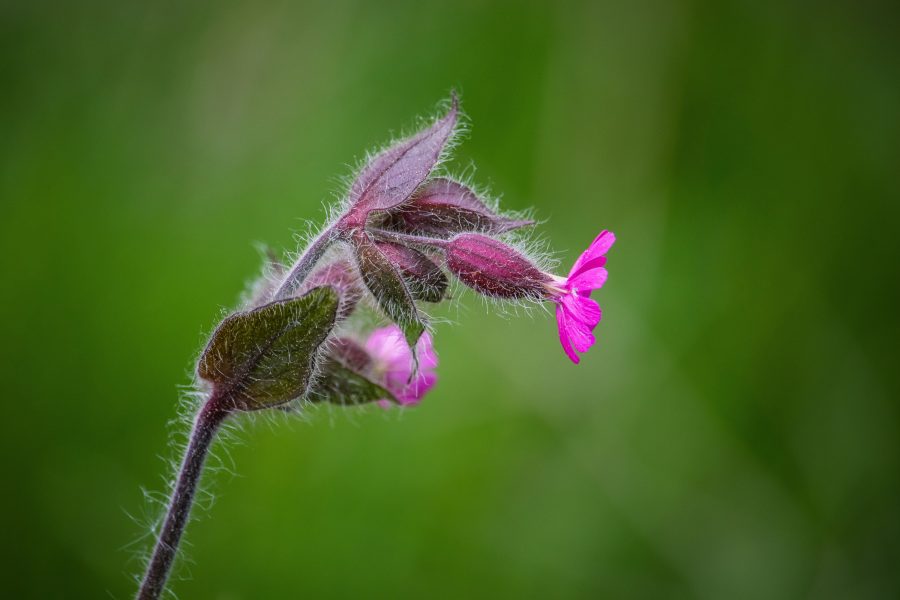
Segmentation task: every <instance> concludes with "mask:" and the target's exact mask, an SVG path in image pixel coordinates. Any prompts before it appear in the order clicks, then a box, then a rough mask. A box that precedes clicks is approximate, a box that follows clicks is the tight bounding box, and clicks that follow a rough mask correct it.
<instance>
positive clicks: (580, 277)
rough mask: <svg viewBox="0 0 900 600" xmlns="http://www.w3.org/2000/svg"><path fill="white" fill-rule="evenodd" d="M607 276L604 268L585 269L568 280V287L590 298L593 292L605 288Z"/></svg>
mask: <svg viewBox="0 0 900 600" xmlns="http://www.w3.org/2000/svg"><path fill="white" fill-rule="evenodd" d="M601 258H602V257H601ZM604 260H605V259H604ZM591 262H594V261H591ZM607 276H608V273H607V271H606V269H605V268H603V267H596V268H585V269H582V270H581V272H579V273H578V274H577V275H575V276H574V277H569V279H568V280H566V287H568V288H569V289H570V290H574V291H576V292H578V293H579V294H583V295H585V296H590V294H591V291H592V290H596V289H600V288H602V287H603V284H604V283H606V278H607Z"/></svg>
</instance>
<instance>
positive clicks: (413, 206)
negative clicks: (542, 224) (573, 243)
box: [387, 178, 534, 237]
mask: <svg viewBox="0 0 900 600" xmlns="http://www.w3.org/2000/svg"><path fill="white" fill-rule="evenodd" d="M532 224H534V221H528V220H516V219H510V218H509V217H504V216H501V215H499V214H497V213H496V212H495V211H493V210H491V209H490V208H489V207H488V206H487V205H486V204H485V203H484V202H482V201H481V200H480V199H479V198H478V196H476V195H475V192H473V191H472V190H471V189H469V188H468V187H466V186H464V185H463V184H461V183H457V182H455V181H452V180H450V179H444V178H437V179H434V180H432V181H429V182H428V183H425V184H424V185H423V186H422V187H420V188H419V189H418V190H417V191H416V193H415V195H414V196H413V197H412V198H411V199H410V201H409V202H408V203H406V204H404V205H403V206H401V207H398V208H397V209H396V210H394V211H391V213H390V216H389V218H388V220H387V226H388V227H391V228H394V229H398V230H400V231H404V232H409V233H421V234H426V235H434V236H439V237H450V236H452V235H455V234H457V233H463V232H474V231H478V232H482V233H493V234H497V233H503V232H505V231H510V230H512V229H516V228H519V227H524V226H526V225H532Z"/></svg>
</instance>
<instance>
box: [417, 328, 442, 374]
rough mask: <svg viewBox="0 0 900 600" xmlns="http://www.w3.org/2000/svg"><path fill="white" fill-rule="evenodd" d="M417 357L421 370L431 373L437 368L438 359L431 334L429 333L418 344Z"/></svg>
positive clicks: (423, 335) (424, 334)
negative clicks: (430, 371)
mask: <svg viewBox="0 0 900 600" xmlns="http://www.w3.org/2000/svg"><path fill="white" fill-rule="evenodd" d="M416 356H417V357H418V359H419V369H420V370H422V371H429V370H433V369H436V368H437V364H438V358H437V354H436V353H435V351H434V344H433V342H432V340H431V334H430V333H428V332H427V331H426V332H425V333H423V334H422V336H421V337H420V338H419V342H418V343H417V344H416Z"/></svg>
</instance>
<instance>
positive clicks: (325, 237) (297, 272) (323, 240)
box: [273, 226, 338, 300]
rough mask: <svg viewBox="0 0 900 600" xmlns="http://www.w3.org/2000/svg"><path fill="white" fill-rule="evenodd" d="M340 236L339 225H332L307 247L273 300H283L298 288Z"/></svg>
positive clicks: (283, 280)
mask: <svg viewBox="0 0 900 600" xmlns="http://www.w3.org/2000/svg"><path fill="white" fill-rule="evenodd" d="M337 237H338V229H337V226H332V227H329V228H328V229H326V230H325V231H323V232H322V233H320V234H319V235H318V236H317V237H316V239H314V240H313V241H312V243H311V244H310V245H309V246H307V247H306V250H304V251H303V254H302V255H301V256H300V258H298V259H297V261H296V262H295V263H294V266H293V267H291V270H290V272H288V274H287V275H285V276H284V279H282V280H281V283H280V284H279V285H278V289H276V290H275V292H274V294H273V300H282V299H284V298H286V297H287V296H289V295H290V294H291V292H293V291H294V290H296V289H297V288H298V287H299V286H300V284H301V283H303V280H304V279H306V276H307V275H309V274H310V272H311V271H312V269H313V267H314V266H315V265H316V263H317V262H319V259H320V258H322V257H323V256H324V255H325V251H326V250H328V247H329V246H331V244H332V242H334V241H335V240H336V239H337Z"/></svg>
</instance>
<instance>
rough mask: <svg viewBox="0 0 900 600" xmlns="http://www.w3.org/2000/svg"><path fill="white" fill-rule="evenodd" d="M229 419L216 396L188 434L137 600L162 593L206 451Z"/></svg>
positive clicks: (191, 503)
mask: <svg viewBox="0 0 900 600" xmlns="http://www.w3.org/2000/svg"><path fill="white" fill-rule="evenodd" d="M228 415H229V410H228V408H226V407H225V406H223V403H222V398H220V397H219V396H216V395H215V394H213V395H212V396H211V397H210V399H209V400H207V401H206V404H204V405H203V407H202V408H201V409H200V412H198V413H197V417H196V419H195V420H194V427H193V429H192V430H191V438H190V442H189V443H188V447H187V450H186V451H185V453H184V459H183V461H182V463H181V469H180V470H179V472H178V481H177V482H176V483H175V489H174V490H173V492H172V498H171V500H170V501H169V507H168V509H167V510H166V520H165V522H164V523H163V527H162V531H160V534H159V539H158V540H157V541H156V546H155V547H154V548H153V556H152V557H151V558H150V562H149V563H148V564H147V571H146V573H145V574H144V579H143V580H142V582H141V588H140V590H139V591H138V595H137V599H138V600H155V599H156V598H159V597H160V595H161V594H162V592H163V590H164V589H165V585H166V580H167V579H168V577H169V572H170V571H171V570H172V563H173V562H174V560H175V554H176V552H177V551H178V542H179V541H180V540H181V536H182V534H183V533H184V528H185V526H186V525H187V522H188V516H189V515H190V512H191V505H193V503H194V495H195V494H196V492H197V484H198V483H199V482H200V475H201V473H202V472H203V463H204V461H205V460H206V455H207V454H208V453H209V447H210V445H211V444H212V441H213V439H214V438H215V435H216V431H218V429H219V426H220V425H221V424H222V422H223V421H224V420H225V418H226V417H227V416H228Z"/></svg>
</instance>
